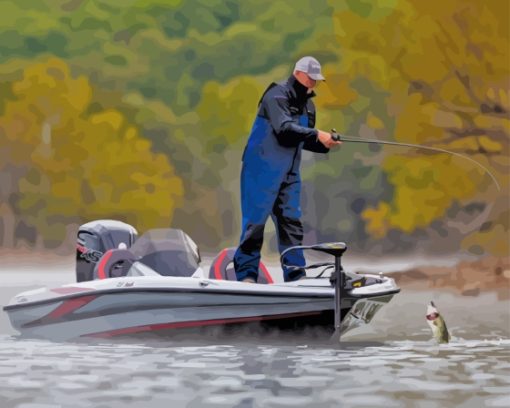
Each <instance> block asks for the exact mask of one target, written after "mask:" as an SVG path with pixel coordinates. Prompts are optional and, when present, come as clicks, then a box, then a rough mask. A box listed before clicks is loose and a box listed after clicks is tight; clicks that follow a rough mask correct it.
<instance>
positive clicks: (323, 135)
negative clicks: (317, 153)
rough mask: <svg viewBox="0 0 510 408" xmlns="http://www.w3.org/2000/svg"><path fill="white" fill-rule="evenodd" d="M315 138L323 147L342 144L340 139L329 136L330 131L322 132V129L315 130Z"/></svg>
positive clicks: (329, 147)
mask: <svg viewBox="0 0 510 408" xmlns="http://www.w3.org/2000/svg"><path fill="white" fill-rule="evenodd" d="M317 132H318V134H317V139H319V142H321V143H322V144H323V145H324V146H325V147H327V148H328V149H331V148H332V147H333V146H336V145H340V144H342V142H341V141H335V140H333V138H332V137H331V133H328V132H324V131H323V130H317Z"/></svg>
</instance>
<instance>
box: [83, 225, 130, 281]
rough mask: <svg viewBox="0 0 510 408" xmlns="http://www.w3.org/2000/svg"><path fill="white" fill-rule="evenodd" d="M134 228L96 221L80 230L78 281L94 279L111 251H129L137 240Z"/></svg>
mask: <svg viewBox="0 0 510 408" xmlns="http://www.w3.org/2000/svg"><path fill="white" fill-rule="evenodd" d="M137 235H138V233H137V231H136V229H135V228H134V227H132V226H131V225H129V224H126V223H124V222H121V221H116V220H96V221H91V222H88V223H86V224H83V225H82V226H80V228H79V229H78V235H77V240H76V281H77V282H83V281H89V280H93V279H94V268H95V267H96V264H97V263H98V261H99V260H100V259H101V257H102V256H103V254H104V253H105V252H107V251H108V250H110V249H117V248H122V249H128V248H130V247H131V245H133V243H134V242H135V240H136V238H137Z"/></svg>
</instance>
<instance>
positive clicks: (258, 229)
mask: <svg viewBox="0 0 510 408" xmlns="http://www.w3.org/2000/svg"><path fill="white" fill-rule="evenodd" d="M261 173H264V172H263V171H262V172H261V169H260V168H255V166H249V165H247V163H246V162H245V163H244V165H243V170H242V172H241V209H242V213H243V221H242V233H241V240H240V244H239V247H238V248H237V251H236V253H235V256H234V267H235V271H236V276H237V279H238V280H243V279H245V278H247V277H250V278H252V279H254V280H257V276H258V269H259V262H260V250H261V249H262V243H263V239H264V227H265V224H266V221H267V218H268V217H269V216H271V218H272V219H273V222H274V224H275V226H276V232H277V238H278V250H279V251H280V253H282V252H283V251H284V250H285V249H287V248H289V247H291V246H294V245H301V244H302V241H303V224H302V223H301V221H300V217H301V206H300V195H301V180H300V178H299V175H298V174H296V173H289V174H287V175H286V177H285V180H284V181H283V182H280V183H279V184H277V185H275V184H274V181H273V182H272V181H271V177H270V176H269V175H268V174H261ZM284 263H285V264H287V265H292V266H304V265H305V259H304V256H303V252H302V251H301V250H297V251H291V253H289V254H288V255H286V256H285V257H284ZM304 275H305V272H304V270H303V269H298V270H289V269H288V268H283V277H284V280H285V281H292V280H296V279H299V278H300V277H302V276H304Z"/></svg>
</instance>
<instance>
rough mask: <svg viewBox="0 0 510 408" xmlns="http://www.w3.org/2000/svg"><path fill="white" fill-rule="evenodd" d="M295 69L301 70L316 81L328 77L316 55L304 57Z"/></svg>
mask: <svg viewBox="0 0 510 408" xmlns="http://www.w3.org/2000/svg"><path fill="white" fill-rule="evenodd" d="M294 71H301V72H304V73H305V74H307V75H308V76H309V77H310V78H312V79H315V80H316V81H325V80H326V78H324V76H323V75H322V73H321V64H320V62H319V61H317V60H316V59H315V58H314V57H310V56H308V57H303V58H301V59H300V60H299V61H298V62H296V66H295V67H294Z"/></svg>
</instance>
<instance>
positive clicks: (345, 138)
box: [331, 129, 501, 191]
mask: <svg viewBox="0 0 510 408" xmlns="http://www.w3.org/2000/svg"><path fill="white" fill-rule="evenodd" d="M331 137H332V139H333V140H334V141H335V142H348V143H366V144H384V145H390V146H400V147H412V148H415V149H424V150H430V151H434V152H438V153H447V154H451V155H453V156H457V157H462V158H463V159H466V160H469V161H470V162H472V163H474V164H476V165H477V166H478V167H480V168H481V169H482V170H483V171H484V172H485V173H487V174H488V175H489V176H490V178H491V179H492V181H493V182H494V184H496V187H497V188H498V191H501V188H500V186H499V183H498V181H497V180H496V177H494V175H493V174H492V173H491V172H490V171H489V169H488V168H487V167H485V166H484V165H483V164H481V163H479V162H477V161H476V160H474V159H472V158H471V157H468V156H465V155H463V154H460V153H457V152H452V151H450V150H446V149H442V148H440V147H431V146H423V145H419V144H413V143H400V142H390V141H387V140H377V139H364V138H361V137H351V136H345V135H341V134H340V133H338V132H337V131H336V129H331Z"/></svg>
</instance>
